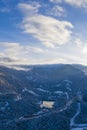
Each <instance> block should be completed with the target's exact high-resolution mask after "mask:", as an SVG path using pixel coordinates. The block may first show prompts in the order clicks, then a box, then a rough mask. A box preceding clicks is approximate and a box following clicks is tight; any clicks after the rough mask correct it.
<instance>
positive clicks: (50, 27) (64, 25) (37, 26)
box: [18, 3, 73, 47]
mask: <svg viewBox="0 0 87 130" xmlns="http://www.w3.org/2000/svg"><path fill="white" fill-rule="evenodd" d="M40 7H41V5H39V4H38V3H37V4H36V6H35V4H34V5H33V4H31V5H30V4H25V3H20V4H19V5H18V8H19V9H20V10H21V11H22V13H23V15H24V16H23V21H22V23H21V28H22V29H23V30H24V33H27V34H29V35H32V36H33V37H34V38H36V39H37V40H39V41H40V42H41V43H42V44H43V45H45V46H47V47H48V46H49V47H56V46H58V45H63V44H66V43H68V42H69V41H70V38H71V34H72V31H71V29H72V28H73V25H72V24H71V23H70V22H68V21H60V20H58V19H55V18H53V17H50V16H46V15H42V14H41V13H40V12H39V8H40ZM59 10H61V11H63V10H62V9H61V8H59ZM61 34H62V35H61Z"/></svg>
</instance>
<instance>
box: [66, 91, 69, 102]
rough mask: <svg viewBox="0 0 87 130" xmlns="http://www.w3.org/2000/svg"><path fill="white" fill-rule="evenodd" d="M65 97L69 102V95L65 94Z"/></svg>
mask: <svg viewBox="0 0 87 130" xmlns="http://www.w3.org/2000/svg"><path fill="white" fill-rule="evenodd" d="M65 95H66V98H67V100H69V94H68V93H67V92H65Z"/></svg>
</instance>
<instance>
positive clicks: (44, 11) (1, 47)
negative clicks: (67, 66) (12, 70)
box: [0, 0, 87, 65]
mask: <svg viewBox="0 0 87 130" xmlns="http://www.w3.org/2000/svg"><path fill="white" fill-rule="evenodd" d="M86 57H87V0H78V1H76V0H0V64H6V65H11V64H55V63H74V64H85V65H87V61H86Z"/></svg>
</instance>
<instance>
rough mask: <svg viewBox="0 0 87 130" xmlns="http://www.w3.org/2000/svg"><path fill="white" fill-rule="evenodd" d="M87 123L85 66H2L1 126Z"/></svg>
mask: <svg viewBox="0 0 87 130" xmlns="http://www.w3.org/2000/svg"><path fill="white" fill-rule="evenodd" d="M86 127H87V67H86V66H83V65H75V64H72V65H69V64H56V65H30V66H26V65H15V66H10V67H9V66H8V67H6V66H0V130H12V129H13V130H74V129H78V128H79V129H82V130H83V129H86Z"/></svg>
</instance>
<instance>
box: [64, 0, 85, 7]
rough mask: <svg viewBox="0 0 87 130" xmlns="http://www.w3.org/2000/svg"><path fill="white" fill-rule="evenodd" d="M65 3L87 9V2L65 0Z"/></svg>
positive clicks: (83, 0) (82, 0)
mask: <svg viewBox="0 0 87 130" xmlns="http://www.w3.org/2000/svg"><path fill="white" fill-rule="evenodd" d="M65 2H66V3H68V4H70V5H74V6H76V7H83V8H87V0H65Z"/></svg>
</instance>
